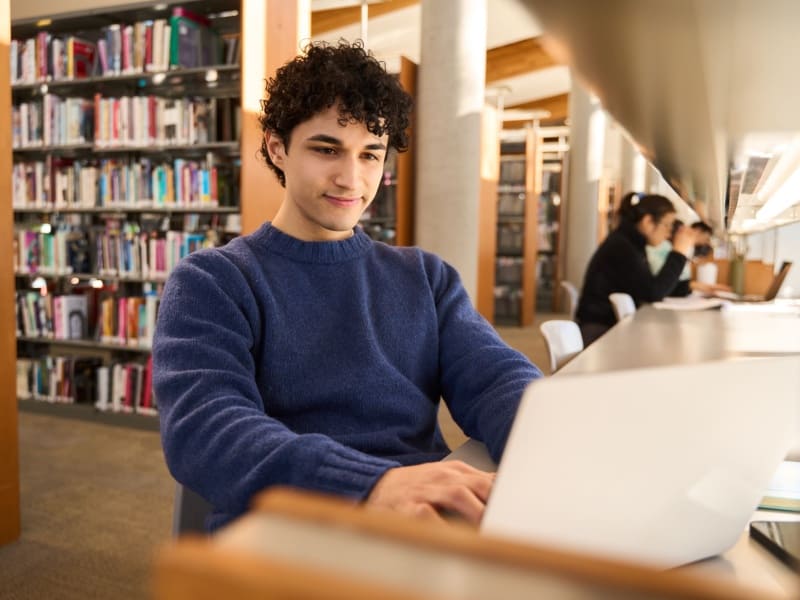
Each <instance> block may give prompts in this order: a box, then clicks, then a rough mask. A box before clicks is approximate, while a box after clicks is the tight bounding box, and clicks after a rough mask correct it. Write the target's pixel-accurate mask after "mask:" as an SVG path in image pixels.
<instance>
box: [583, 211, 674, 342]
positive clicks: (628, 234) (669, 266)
mask: <svg viewBox="0 0 800 600" xmlns="http://www.w3.org/2000/svg"><path fill="white" fill-rule="evenodd" d="M646 245H647V240H646V239H645V237H644V236H643V235H642V234H641V233H640V232H639V230H638V229H636V226H635V225H630V224H628V223H623V224H622V225H620V226H619V227H617V228H616V229H615V230H614V231H612V232H611V233H610V234H609V236H608V237H607V238H606V239H605V240H604V241H603V243H602V244H600V246H599V247H598V248H597V250H596V251H595V253H594V255H593V256H592V259H591V260H590V261H589V266H588V267H587V269H586V276H585V277H584V280H583V289H582V290H581V298H580V301H579V302H578V310H577V312H576V314H575V319H576V321H578V323H581V324H584V323H598V324H599V323H602V324H604V325H608V326H609V327H610V326H611V325H613V324H614V323H615V322H616V317H615V316H614V311H613V309H612V308H611V303H610V302H609V300H608V295H609V294H611V293H613V292H624V293H626V294H630V296H631V297H632V298H633V301H634V302H635V303H636V306H637V307H638V306H639V305H641V304H645V303H648V302H656V301H658V300H663V299H664V296H666V295H667V294H669V293H670V292H671V291H672V290H673V289H674V288H675V286H676V284H677V283H678V279H679V278H680V276H681V271H683V267H684V265H685V264H686V257H685V256H684V255H683V254H681V253H679V252H675V251H674V250H672V251H670V253H669V255H668V256H667V260H666V262H665V263H664V266H663V267H662V268H661V271H659V273H658V275H653V273H652V272H651V271H650V265H649V264H648V263H647V254H646V253H645V246H646Z"/></svg>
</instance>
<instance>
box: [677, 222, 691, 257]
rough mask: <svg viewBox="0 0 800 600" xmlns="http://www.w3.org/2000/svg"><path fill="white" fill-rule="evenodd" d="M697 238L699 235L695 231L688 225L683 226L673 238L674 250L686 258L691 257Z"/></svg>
mask: <svg viewBox="0 0 800 600" xmlns="http://www.w3.org/2000/svg"><path fill="white" fill-rule="evenodd" d="M696 237H697V235H696V234H695V231H694V229H692V228H691V227H687V226H686V225H681V227H680V229H678V231H676V232H675V236H674V237H673V238H672V249H673V250H675V252H680V253H681V254H683V255H684V256H687V257H688V256H691V254H692V252H693V251H694V242H695V238H696Z"/></svg>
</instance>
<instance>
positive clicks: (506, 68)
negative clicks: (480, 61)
mask: <svg viewBox="0 0 800 600" xmlns="http://www.w3.org/2000/svg"><path fill="white" fill-rule="evenodd" d="M557 64H559V63H557V62H556V61H555V60H554V59H553V57H551V56H550V55H549V54H548V53H547V52H546V51H545V49H544V46H543V45H542V38H541V37H535V38H529V39H527V40H522V41H520V42H515V43H513V44H507V45H505V46H499V47H498V48H492V49H491V50H489V51H488V52H487V53H486V83H487V84H488V83H492V82H494V81H499V80H501V79H508V78H509V77H515V76H517V75H524V74H525V73H530V72H531V71H538V70H540V69H546V68H547V67H553V66H555V65H557Z"/></svg>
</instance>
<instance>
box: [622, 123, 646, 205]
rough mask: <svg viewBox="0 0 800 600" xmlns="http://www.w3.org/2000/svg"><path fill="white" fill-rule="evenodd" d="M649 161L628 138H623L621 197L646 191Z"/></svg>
mask: <svg viewBox="0 0 800 600" xmlns="http://www.w3.org/2000/svg"><path fill="white" fill-rule="evenodd" d="M646 168H647V161H646V160H645V158H644V156H642V153H641V152H639V150H637V149H636V147H635V146H634V145H633V144H632V143H631V141H630V139H628V137H627V136H625V135H623V136H622V144H621V149H620V188H621V189H620V194H619V195H620V197H622V196H624V195H625V194H627V193H628V192H633V191H644V189H645V172H646Z"/></svg>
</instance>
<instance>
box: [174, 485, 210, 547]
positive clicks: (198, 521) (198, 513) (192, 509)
mask: <svg viewBox="0 0 800 600" xmlns="http://www.w3.org/2000/svg"><path fill="white" fill-rule="evenodd" d="M210 512H211V505H210V504H209V503H208V502H206V500H205V499H204V498H203V497H202V496H200V494H198V493H196V492H193V491H192V490H190V489H189V488H187V487H184V486H182V485H181V484H180V483H176V484H175V503H174V505H173V510H172V535H173V536H175V537H178V536H179V535H182V534H184V533H205V532H206V517H207V516H208V514H209V513H210Z"/></svg>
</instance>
